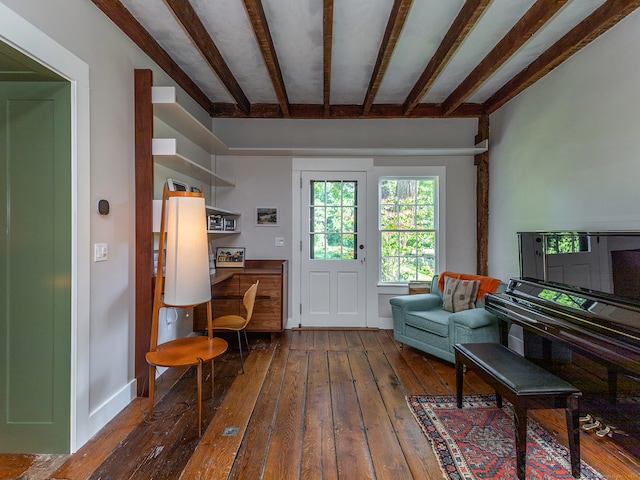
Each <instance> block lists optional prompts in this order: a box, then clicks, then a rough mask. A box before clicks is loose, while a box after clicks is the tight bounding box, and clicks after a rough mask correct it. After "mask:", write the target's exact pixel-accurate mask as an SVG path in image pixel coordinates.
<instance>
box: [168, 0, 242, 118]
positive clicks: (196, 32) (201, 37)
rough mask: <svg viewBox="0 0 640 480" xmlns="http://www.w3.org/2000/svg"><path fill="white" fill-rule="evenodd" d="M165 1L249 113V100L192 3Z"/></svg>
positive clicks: (231, 92)
mask: <svg viewBox="0 0 640 480" xmlns="http://www.w3.org/2000/svg"><path fill="white" fill-rule="evenodd" d="M165 2H166V3H167V5H168V6H169V8H170V9H171V10H172V11H173V13H174V15H175V16H176V18H177V19H178V21H179V22H180V23H181V24H182V28H183V29H184V31H185V32H186V34H187V35H188V36H189V38H191V41H192V42H193V44H194V45H195V46H196V48H197V49H198V50H199V51H200V53H202V55H203V56H204V58H205V59H206V60H207V63H209V65H210V66H211V68H212V69H213V71H214V72H215V73H216V75H217V76H218V78H220V81H221V82H222V83H223V85H224V86H225V88H226V89H227V91H228V92H229V94H230V95H231V96H232V97H233V99H234V100H235V101H236V102H237V103H238V107H239V108H240V110H242V111H243V112H244V113H245V114H246V115H249V112H250V111H251V104H250V103H249V100H248V99H247V97H246V95H245V94H244V92H243V91H242V88H240V85H239V84H238V81H237V80H236V78H235V77H234V76H233V73H231V70H230V69H229V67H228V66H227V62H225V60H224V58H223V57H222V54H221V53H220V51H219V50H218V47H216V44H215V43H214V41H213V39H212V38H211V35H209V32H208V31H207V29H206V27H205V26H204V25H203V23H202V20H200V17H198V15H197V14H196V12H195V10H194V9H193V7H192V6H191V4H190V3H189V2H185V1H184V0H165Z"/></svg>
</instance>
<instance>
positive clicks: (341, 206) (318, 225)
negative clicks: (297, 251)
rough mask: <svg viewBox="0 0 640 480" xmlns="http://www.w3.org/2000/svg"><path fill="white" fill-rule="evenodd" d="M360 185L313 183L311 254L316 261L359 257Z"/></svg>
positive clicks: (321, 181) (330, 182)
mask: <svg viewBox="0 0 640 480" xmlns="http://www.w3.org/2000/svg"><path fill="white" fill-rule="evenodd" d="M356 195H357V182H354V181H324V180H313V181H312V182H311V198H310V199H309V202H310V207H309V208H310V212H311V217H310V218H311V225H310V229H309V231H310V235H311V252H310V258H311V259H315V260H355V259H356V258H357V253H356V252H357V250H356V242H357V234H358V231H357V225H356V218H357V216H356V212H357V204H356V203H357V202H356Z"/></svg>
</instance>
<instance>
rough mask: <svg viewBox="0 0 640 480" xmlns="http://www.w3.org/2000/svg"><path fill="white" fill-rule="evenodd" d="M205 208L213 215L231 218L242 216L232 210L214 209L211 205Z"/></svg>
mask: <svg viewBox="0 0 640 480" xmlns="http://www.w3.org/2000/svg"><path fill="white" fill-rule="evenodd" d="M204 208H205V209H206V210H207V214H209V212H211V214H212V215H227V216H230V217H239V216H240V214H239V213H238V212H232V211H231V210H227V209H224V208H218V207H212V206H211V205H205V206H204Z"/></svg>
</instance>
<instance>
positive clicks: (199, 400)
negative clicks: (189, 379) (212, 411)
mask: <svg viewBox="0 0 640 480" xmlns="http://www.w3.org/2000/svg"><path fill="white" fill-rule="evenodd" d="M202 364H203V362H202V360H201V359H198V436H202Z"/></svg>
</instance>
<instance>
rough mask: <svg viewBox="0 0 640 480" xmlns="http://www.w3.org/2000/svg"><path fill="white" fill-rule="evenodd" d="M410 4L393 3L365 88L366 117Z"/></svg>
mask: <svg viewBox="0 0 640 480" xmlns="http://www.w3.org/2000/svg"><path fill="white" fill-rule="evenodd" d="M412 3H413V0H395V1H394V2H393V8H392V9H391V14H390V15H389V21H388V22H387V28H386V30H385V32H384V36H383V37H382V44H381V45H380V50H379V51H378V58H377V60H376V64H375V66H374V68H373V73H372V75H371V81H370V82H369V88H367V93H366V95H365V97H364V103H363V107H362V114H363V115H368V114H369V110H371V105H373V101H374V100H375V98H376V94H377V93H378V88H379V87H380V84H381V83H382V79H383V77H384V74H385V72H386V71H387V67H388V66H389V61H390V60H391V54H392V53H393V49H394V48H395V46H396V43H397V42H398V37H400V32H401V31H402V27H403V26H404V22H405V20H406V19H407V15H408V14H409V9H410V8H411V4H412Z"/></svg>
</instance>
